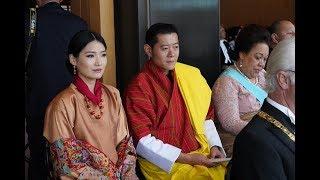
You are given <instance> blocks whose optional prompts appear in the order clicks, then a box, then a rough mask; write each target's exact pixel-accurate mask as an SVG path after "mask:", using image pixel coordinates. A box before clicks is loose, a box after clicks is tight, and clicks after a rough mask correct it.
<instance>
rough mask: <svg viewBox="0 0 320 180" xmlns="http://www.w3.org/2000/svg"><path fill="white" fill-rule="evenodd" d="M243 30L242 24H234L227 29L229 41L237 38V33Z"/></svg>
mask: <svg viewBox="0 0 320 180" xmlns="http://www.w3.org/2000/svg"><path fill="white" fill-rule="evenodd" d="M240 31H241V26H233V27H230V28H228V29H227V30H226V34H227V41H232V40H236V37H237V35H238V34H239V32H240Z"/></svg>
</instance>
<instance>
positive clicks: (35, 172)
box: [26, 117, 49, 180]
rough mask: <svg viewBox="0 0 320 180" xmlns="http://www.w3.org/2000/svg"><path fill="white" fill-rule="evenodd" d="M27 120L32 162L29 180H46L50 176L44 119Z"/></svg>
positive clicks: (30, 163)
mask: <svg viewBox="0 0 320 180" xmlns="http://www.w3.org/2000/svg"><path fill="white" fill-rule="evenodd" d="M26 120H27V127H26V130H27V133H28V143H29V149H30V162H29V169H28V178H29V180H46V179H47V178H48V177H49V176H48V174H49V169H48V166H47V162H46V159H47V150H46V141H45V138H44V137H43V135H42V134H43V118H30V117H26Z"/></svg>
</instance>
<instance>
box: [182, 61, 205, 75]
mask: <svg viewBox="0 0 320 180" xmlns="http://www.w3.org/2000/svg"><path fill="white" fill-rule="evenodd" d="M176 68H180V69H183V70H184V71H187V72H195V73H200V70H199V68H197V67H194V66H191V65H188V64H184V63H180V62H177V63H176Z"/></svg>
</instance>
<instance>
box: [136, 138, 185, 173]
mask: <svg viewBox="0 0 320 180" xmlns="http://www.w3.org/2000/svg"><path fill="white" fill-rule="evenodd" d="M180 153H181V149H179V148H177V147H175V146H172V145H170V144H164V143H163V142H162V141H161V140H159V139H156V138H155V137H154V136H151V134H148V135H146V136H144V137H142V138H141V139H140V140H139V142H138V145H137V154H138V155H140V156H142V157H143V158H145V159H147V160H148V161H150V162H151V163H153V164H155V165H157V166H158V167H160V168H161V169H163V170H164V171H166V172H167V173H170V171H171V169H172V166H173V164H174V162H175V161H176V160H177V159H178V157H179V155H180Z"/></svg>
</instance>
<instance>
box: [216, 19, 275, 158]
mask: <svg viewBox="0 0 320 180" xmlns="http://www.w3.org/2000/svg"><path fill="white" fill-rule="evenodd" d="M269 43H270V34H269V32H268V31H267V30H266V29H265V28H263V27H260V26H258V25H254V24H251V25H248V26H246V27H244V28H243V29H242V30H241V31H240V33H239V35H238V37H237V39H236V43H235V52H236V59H237V61H236V63H235V64H234V65H232V66H230V67H229V68H228V69H226V70H225V71H224V72H222V74H221V75H220V76H219V78H218V79H217V80H216V82H215V83H214V86H213V95H212V98H213V103H214V110H215V114H216V117H217V119H218V123H217V124H218V132H219V135H220V138H221V140H222V144H223V147H224V149H225V150H226V153H227V155H228V156H231V155H232V147H233V141H234V138H235V136H236V135H237V134H238V133H239V132H240V131H241V130H242V129H243V128H244V127H245V126H246V125H247V124H248V121H250V120H251V118H252V117H253V116H254V115H255V114H256V113H257V112H258V110H259V109H260V108H261V106H262V103H263V101H264V99H265V98H266V97H267V92H266V91H265V90H264V89H265V70H264V67H265V65H266V61H267V58H268V56H269Z"/></svg>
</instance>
